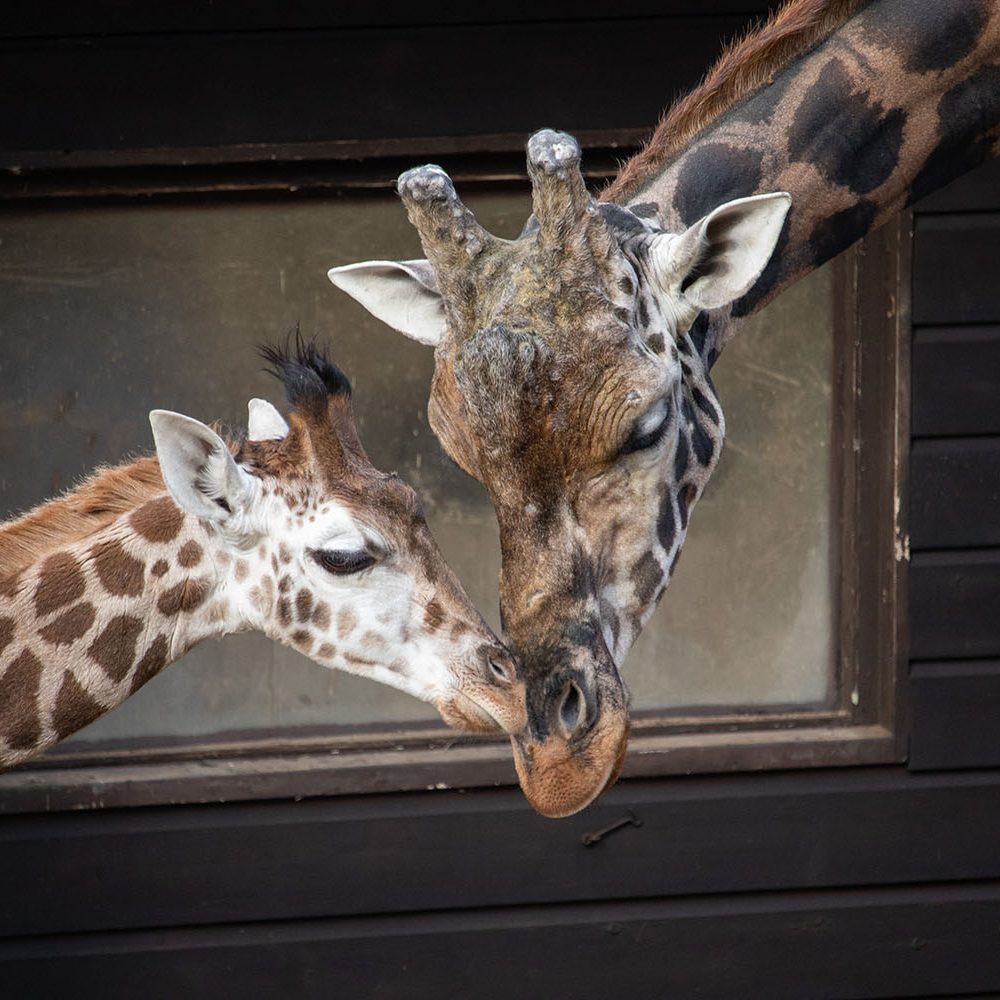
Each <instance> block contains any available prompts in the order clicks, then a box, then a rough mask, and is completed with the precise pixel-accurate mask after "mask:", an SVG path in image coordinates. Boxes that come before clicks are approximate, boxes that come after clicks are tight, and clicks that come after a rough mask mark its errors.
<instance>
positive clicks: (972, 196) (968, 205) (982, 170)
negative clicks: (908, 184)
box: [913, 160, 1000, 214]
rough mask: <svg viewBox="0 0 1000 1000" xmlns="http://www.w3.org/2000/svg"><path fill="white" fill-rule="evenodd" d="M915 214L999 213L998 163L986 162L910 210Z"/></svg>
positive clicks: (999, 167) (999, 186) (999, 170)
mask: <svg viewBox="0 0 1000 1000" xmlns="http://www.w3.org/2000/svg"><path fill="white" fill-rule="evenodd" d="M913 210H914V212H916V213H917V214H923V213H928V212H997V211H1000V160H987V161H986V163H984V164H983V165H982V166H981V167H977V168H976V169H975V170H971V171H969V173H967V174H963V175H962V176H961V177H959V178H957V179H955V180H953V181H952V182H951V183H950V184H946V185H945V186H944V187H943V188H941V190H940V191H935V192H934V193H933V194H930V195H928V196H927V197H926V198H923V199H922V200H921V201H919V202H917V204H916V205H914V206H913Z"/></svg>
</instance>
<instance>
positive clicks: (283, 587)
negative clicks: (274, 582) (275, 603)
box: [278, 573, 292, 594]
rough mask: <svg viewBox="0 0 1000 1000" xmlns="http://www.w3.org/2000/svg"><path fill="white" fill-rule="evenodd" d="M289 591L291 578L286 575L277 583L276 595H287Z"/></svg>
mask: <svg viewBox="0 0 1000 1000" xmlns="http://www.w3.org/2000/svg"><path fill="white" fill-rule="evenodd" d="M291 589H292V578H291V577H290V576H289V575H288V574H287V573H286V574H285V575H284V576H283V577H282V578H281V579H280V580H279V581H278V593H279V594H287V593H288V591H290V590H291Z"/></svg>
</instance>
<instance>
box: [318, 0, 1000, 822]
mask: <svg viewBox="0 0 1000 1000" xmlns="http://www.w3.org/2000/svg"><path fill="white" fill-rule="evenodd" d="M998 133H1000V9H997V8H996V7H995V5H994V4H993V3H991V2H989V0H872V2H870V3H865V2H862V0H791V2H790V3H788V4H787V5H786V6H785V7H783V8H782V9H781V10H780V11H779V12H778V13H777V14H776V15H775V16H773V17H772V18H771V19H770V20H769V21H768V22H767V23H766V24H765V25H764V26H763V27H761V28H760V29H759V30H758V31H756V32H754V33H753V34H751V35H749V36H748V37H747V38H746V39H744V40H743V41H741V42H740V43H739V44H737V45H735V46H734V47H733V48H731V49H730V50H729V51H728V52H726V53H725V54H724V55H723V57H722V58H721V59H720V61H719V62H718V63H717V64H716V66H715V67H714V68H713V69H712V71H711V72H710V73H709V74H708V76H707V77H706V78H705V80H704V82H703V83H702V84H701V85H700V86H699V87H698V88H697V89H696V90H695V91H694V92H693V93H692V94H690V95H689V96H687V97H686V98H684V99H683V100H681V101H680V102H678V103H677V104H676V105H675V106H674V107H673V108H672V109H671V110H670V111H669V112H668V113H667V115H666V117H665V118H664V120H663V121H662V122H661V124H660V126H659V127H658V128H657V130H656V132H655V133H654V135H653V137H652V139H651V141H650V143H649V145H648V147H647V148H646V149H645V150H644V151H643V152H641V153H640V154H639V155H637V156H636V157H634V158H633V159H632V160H631V161H630V162H628V163H627V164H626V165H625V166H624V167H623V168H622V170H621V172H620V174H619V176H618V178H617V179H616V180H615V181H614V183H613V184H612V185H611V186H610V187H609V188H608V189H607V190H606V191H605V192H604V194H603V196H602V200H601V201H599V202H596V203H595V202H593V201H592V200H591V199H590V198H589V196H588V195H587V193H586V190H585V188H584V184H583V180H582V177H581V175H580V172H579V148H578V147H577V145H576V143H575V142H574V141H573V139H572V138H571V137H569V136H566V135H563V134H560V133H555V132H551V131H548V130H546V131H543V132H540V133H536V135H534V136H533V137H532V139H531V140H530V142H529V143H528V170H529V174H530V176H531V181H532V186H533V209H534V214H533V216H532V218H531V219H529V221H528V224H527V225H526V226H525V229H524V231H523V232H522V235H521V237H520V238H519V239H518V240H515V241H510V242H508V241H504V240H499V239H496V238H495V237H493V236H491V235H490V234H488V233H486V232H485V231H483V230H482V229H481V228H480V227H479V226H478V225H477V224H476V222H475V220H474V219H473V218H472V216H471V214H470V213H469V212H468V210H467V209H466V208H465V207H464V206H463V205H462V204H461V202H460V201H459V200H458V198H457V196H456V194H455V191H454V188H453V187H452V185H451V182H450V180H449V179H448V177H447V175H445V174H444V172H443V171H441V169H440V168H438V167H434V166H426V167H420V168H417V169H416V170H412V171H409V172H407V173H406V174H404V175H403V176H402V177H401V178H400V181H399V193H400V195H401V197H402V199H403V201H404V202H405V204H406V208H407V211H408V213H409V216H410V219H411V221H412V222H413V223H414V224H415V225H416V227H417V229H418V231H419V234H420V238H421V242H422V244H423V247H424V250H425V252H426V254H427V258H428V260H427V261H408V262H403V263H393V262H386V261H377V262H368V263H365V264H360V265H353V266H348V267H345V268H335V269H334V270H333V271H332V272H331V278H332V279H333V281H334V282H335V283H336V284H337V285H339V286H340V287H341V288H343V289H345V290H346V291H347V292H349V293H350V294H351V295H353V296H354V297H355V298H357V299H358V300H359V301H361V302H362V304H364V305H366V306H367V307H368V308H369V309H370V310H371V311H372V312H373V313H374V314H375V315H376V316H379V317H380V318H382V319H383V320H385V321H386V322H388V323H389V324H390V325H392V326H394V327H396V328H397V329H399V330H401V331H402V332H403V333H406V334H408V335H409V336H411V337H414V338H416V339H418V340H421V341H423V342H425V343H428V344H434V345H436V354H435V373H434V381H433V386H432V390H431V400H430V405H429V409H428V415H429V418H430V421H431V425H432V426H433V428H434V430H435V432H436V433H437V434H438V436H439V438H440V439H441V441H442V444H443V445H444V447H445V449H446V450H447V451H448V452H449V454H450V455H451V456H452V457H453V458H454V459H455V460H456V461H457V462H458V463H459V465H461V466H462V467H463V468H464V469H465V470H466V471H467V472H469V473H470V474H472V475H473V476H475V477H476V478H478V479H480V480H481V481H482V482H483V483H484V485H485V486H486V488H487V489H488V490H489V492H490V495H491V498H492V499H493V501H494V504H495V506H496V510H497V518H498V521H499V524H500V534H501V544H502V553H503V568H502V573H501V586H500V602H501V610H502V613H503V622H504V626H505V628H506V630H507V632H508V633H509V635H510V638H511V639H512V641H513V643H514V646H515V648H516V649H517V650H518V651H519V652H520V654H521V656H522V657H523V660H524V665H525V673H526V679H527V684H528V720H529V721H528V728H527V730H526V731H525V732H524V733H523V734H521V735H520V736H518V737H515V739H514V745H515V761H516V763H517V765H518V771H519V774H520V777H521V782H522V786H523V787H524V789H525V792H526V793H527V795H528V797H529V798H530V799H531V801H532V802H533V803H534V805H535V806H536V808H538V809H539V810H540V811H542V812H544V813H547V814H550V815H562V814H566V813H568V812H572V811H574V810H576V809H579V808H581V807H582V806H584V805H586V804H587V803H588V802H589V801H591V799H592V798H593V797H594V796H596V795H597V794H598V793H599V792H600V790H601V789H602V788H603V787H604V786H605V785H606V783H607V782H608V781H609V780H611V779H612V778H613V776H614V774H615V773H616V770H617V766H618V764H619V762H620V761H621V759H622V755H623V753H624V749H625V743H626V739H627V707H626V705H627V697H626V692H625V687H624V684H623V683H622V681H621V679H620V677H619V675H618V670H617V665H618V664H620V663H621V661H622V658H623V657H624V655H625V653H626V652H627V651H628V649H629V647H630V646H631V644H632V642H633V641H634V640H635V637H636V635H637V634H638V632H639V630H640V628H641V627H642V625H643V624H644V622H645V620H646V619H647V617H648V616H649V614H650V613H651V611H652V610H653V608H654V607H655V604H656V602H657V601H658V599H659V597H660V596H661V594H662V592H663V590H664V588H665V586H666V584H667V582H668V580H669V578H670V574H671V573H672V571H673V568H674V565H675V563H676V560H677V557H678V555H679V552H680V548H681V545H682V544H683V539H684V534H685V531H686V527H687V522H688V516H689V514H690V510H691V507H692V506H693V504H694V503H695V501H696V500H697V499H698V497H699V496H700V494H701V491H702V490H703V488H704V486H705V483H706V481H707V479H708V477H709V475H710V474H711V471H712V469H713V468H714V465H715V462H716V460H717V458H718V455H719V449H720V447H721V444H722V439H723V434H724V423H723V419H722V412H721V407H720V406H719V402H718V400H717V398H716V396H715V393H714V390H713V387H712V383H711V380H710V378H709V369H710V368H711V366H712V364H713V363H714V362H715V360H716V358H717V357H718V355H719V352H720V351H721V350H722V348H723V347H724V345H725V344H726V342H727V341H728V339H729V338H730V337H732V336H733V335H734V333H735V331H736V330H737V329H738V327H739V325H740V321H741V320H742V319H743V318H745V317H747V316H749V315H750V314H751V313H753V312H754V311H755V310H756V309H758V308H759V307H760V306H762V305H763V304H764V303H765V302H767V301H768V300H769V299H771V298H772V297H773V296H774V295H776V294H777V293H778V292H779V291H781V289H783V288H785V287H786V286H787V285H789V284H790V283H792V282H793V281H795V280H797V279H798V278H800V277H802V276H803V275H805V274H806V273H808V272H810V271H811V270H813V269H814V268H816V267H818V266H819V265H820V264H822V263H824V262H825V261H827V260H829V259H830V258H831V257H833V256H834V255H835V254H837V253H839V252H840V251H841V250H843V249H845V248H846V247H848V246H850V245H851V244H852V243H854V242H855V241H856V240H858V239H860V238H861V237H862V236H863V235H864V234H865V233H867V232H868V231H869V230H871V229H872V228H874V227H875V226H877V225H879V224H880V223H882V222H884V221H886V220H887V219H888V218H890V217H891V216H892V215H893V214H894V213H896V212H897V211H899V209H900V208H902V207H903V206H904V205H906V204H908V203H909V202H911V201H913V200H915V199H917V198H919V197H921V196H923V195H924V194H927V193H928V192H929V191H931V190H933V189H934V188H936V187H938V186H940V185H941V184H943V183H945V182H946V181H948V180H950V179H951V178H952V177H954V176H957V175H958V174H959V173H961V172H963V171H964V170H966V169H968V168H970V167H972V166H973V165H975V164H976V163H977V162H979V161H980V160H981V159H983V158H984V157H985V156H987V155H990V154H992V153H993V152H994V147H995V145H996V142H997V136H998ZM774 192H778V193H774ZM789 195H790V198H791V208H790V210H789V208H788V196H789ZM786 213H787V214H786ZM772 250H773V251H774V252H773V255H772ZM765 265H766V266H765ZM543 776H544V778H545V782H544V785H543V782H542V778H543ZM557 776H558V780H556V779H557Z"/></svg>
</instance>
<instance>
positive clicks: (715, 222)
mask: <svg viewBox="0 0 1000 1000" xmlns="http://www.w3.org/2000/svg"><path fill="white" fill-rule="evenodd" d="M791 204H792V197H791V195H789V194H786V193H785V192H784V191H777V192H774V193H772V194H759V195H754V196H753V197H751V198H738V199H736V201H729V202H726V204H724V205H720V206H719V207H718V208H717V209H715V211H713V212H709V214H708V215H706V216H705V217H704V218H703V219H700V220H699V221H698V222H696V223H695V224H694V225H693V226H691V228H690V229H688V230H687V231H686V232H684V233H681V234H680V236H663V237H660V240H661V241H662V242H658V244H657V245H656V246H654V250H653V253H654V254H655V259H656V265H657V270H658V272H659V275H660V280H661V281H662V282H663V284H664V287H665V288H666V289H667V290H669V291H670V292H671V293H673V294H674V295H675V296H677V295H679V296H680V298H681V299H682V300H683V301H684V303H685V304H687V305H690V306H691V307H693V308H694V310H696V312H701V310H703V309H718V308H720V307H722V306H727V305H729V303H730V302H733V301H734V300H735V299H738V298H739V297H740V296H741V295H745V294H746V293H747V292H748V291H750V289H751V288H752V287H753V284H754V282H755V281H756V280H757V279H758V278H759V277H760V274H761V271H763V270H764V268H765V267H766V266H767V262H768V261H769V260H770V259H771V254H773V253H774V248H775V246H776V245H777V242H778V237H779V236H780V235H781V230H782V227H783V226H784V224H785V217H786V216H787V215H788V210H789V208H790V207H791ZM692 319H693V317H692Z"/></svg>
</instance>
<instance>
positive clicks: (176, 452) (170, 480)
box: [149, 410, 253, 523]
mask: <svg viewBox="0 0 1000 1000" xmlns="http://www.w3.org/2000/svg"><path fill="white" fill-rule="evenodd" d="M149 422H150V424H151V425H152V428H153V439H154V440H155V442H156V456H157V458H158V459H159V460H160V471H161V472H162V473H163V481H164V482H165V483H166V485H167V489H168V490H170V495H171V496H172V497H173V498H174V501H175V502H176V503H177V505H178V506H179V507H181V508H182V509H183V510H185V511H187V512H188V513H189V514H193V515H194V516H195V517H199V518H201V519H203V520H205V521H214V522H216V523H223V522H226V521H230V520H231V519H232V518H234V517H236V516H238V515H240V514H242V513H244V512H245V511H246V508H247V507H248V505H249V503H250V500H251V498H252V497H253V479H252V477H251V476H249V475H248V474H247V473H246V472H244V471H243V469H241V468H240V467H239V466H238V465H237V464H236V462H235V461H234V460H233V456H232V455H231V454H230V453H229V448H228V447H226V442H225V441H223V440H222V438H220V437H219V435H218V434H216V433H215V431H213V430H212V429H211V428H210V427H206V426H205V425H204V424H203V423H200V422H199V421H197V420H193V419H192V418H191V417H185V416H183V415H182V414H180V413H171V412H170V411H169V410H153V411H152V413H150V415H149Z"/></svg>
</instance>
